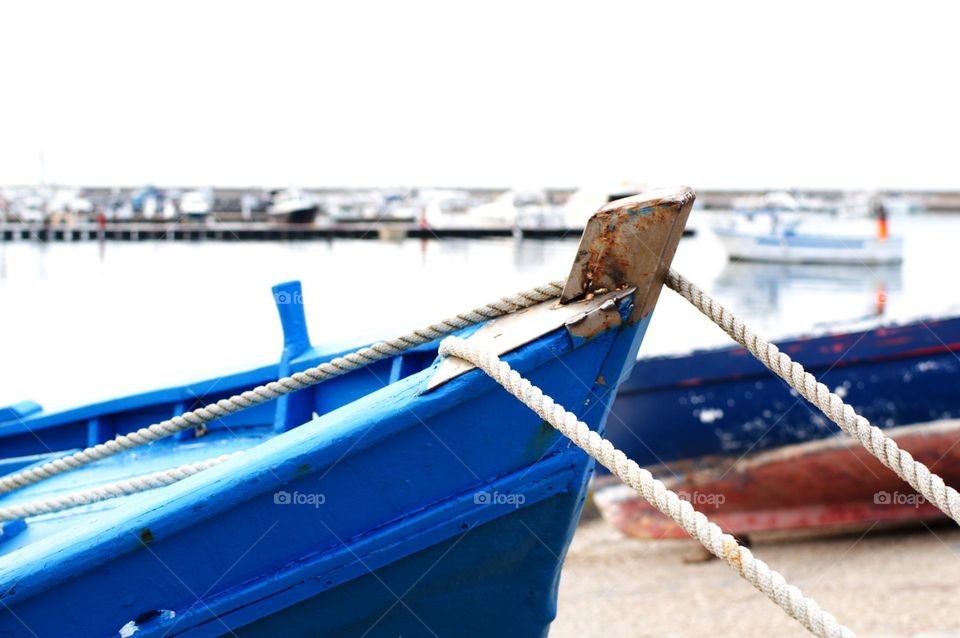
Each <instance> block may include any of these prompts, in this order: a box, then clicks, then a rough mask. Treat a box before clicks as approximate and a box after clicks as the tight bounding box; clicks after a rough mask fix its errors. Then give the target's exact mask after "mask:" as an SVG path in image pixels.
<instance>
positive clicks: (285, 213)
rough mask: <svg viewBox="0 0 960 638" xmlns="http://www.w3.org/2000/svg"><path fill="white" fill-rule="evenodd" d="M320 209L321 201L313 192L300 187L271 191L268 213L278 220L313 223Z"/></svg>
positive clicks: (288, 222) (289, 222) (292, 222)
mask: <svg viewBox="0 0 960 638" xmlns="http://www.w3.org/2000/svg"><path fill="white" fill-rule="evenodd" d="M319 211H320V202H319V201H318V200H317V198H316V197H314V196H313V195H312V194H310V193H308V192H306V191H302V190H300V189H298V188H287V189H283V190H275V191H271V193H270V206H269V207H268V208H267V215H269V216H270V219H271V220H273V221H276V222H281V223H287V224H312V223H313V222H314V220H315V219H316V217H317V213H318V212H319Z"/></svg>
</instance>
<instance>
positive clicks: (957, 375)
mask: <svg viewBox="0 0 960 638" xmlns="http://www.w3.org/2000/svg"><path fill="white" fill-rule="evenodd" d="M778 345H779V347H780V349H781V351H783V352H785V353H787V354H788V355H790V357H791V358H792V359H794V360H795V361H797V362H799V363H800V364H802V365H803V366H804V368H806V370H807V371H808V372H810V373H811V374H813V375H814V376H815V377H816V378H817V379H818V380H819V381H821V382H822V383H824V384H825V385H826V386H827V387H828V388H830V389H831V390H832V391H834V392H836V393H837V394H838V395H840V396H841V397H842V398H843V399H844V400H845V401H846V402H848V403H849V404H850V405H852V406H853V408H854V409H855V410H856V412H857V413H858V414H860V415H862V416H863V417H865V418H866V419H868V420H869V421H870V422H871V423H872V424H873V425H876V426H878V427H880V428H885V429H889V434H890V435H891V436H893V437H894V438H895V440H896V441H897V442H898V444H899V445H900V446H901V447H902V448H903V449H905V450H907V451H909V452H910V453H911V454H913V455H914V457H915V458H917V459H918V460H920V461H922V462H924V463H926V464H927V466H928V467H930V469H931V470H932V471H934V472H936V473H938V474H939V475H940V476H942V477H943V478H944V480H946V481H947V483H948V484H949V483H951V482H957V481H960V445H958V443H960V420H958V419H960V393H958V392H957V388H958V385H957V380H958V379H960V316H952V317H947V318H942V319H935V320H934V319H929V320H916V321H912V322H907V323H903V324H899V325H891V324H885V325H879V326H874V327H872V328H869V329H862V330H841V331H834V332H831V333H827V334H822V335H819V336H814V337H804V338H798V339H789V340H784V341H781V342H779V343H778ZM607 437H608V438H609V439H610V440H611V441H612V442H613V444H614V445H615V446H617V447H618V448H620V449H622V450H623V451H624V452H626V453H627V455H628V456H630V457H631V458H633V459H635V460H636V461H637V462H638V463H640V464H641V465H642V466H646V467H648V469H650V470H651V472H653V473H654V474H655V475H657V476H659V477H660V478H661V479H662V480H663V481H664V483H666V484H667V486H668V487H670V488H671V489H674V490H676V491H678V492H680V493H682V494H686V495H688V496H690V497H691V498H694V499H696V500H697V503H698V504H700V505H704V504H709V505H712V506H714V507H715V508H716V510H715V514H711V518H713V519H714V520H715V521H716V522H717V523H718V524H719V525H721V527H723V528H724V530H728V531H730V532H732V533H735V534H741V535H745V534H754V533H760V532H775V531H777V532H779V531H785V530H808V531H809V530H820V531H833V530H854V529H866V528H868V527H871V526H873V525H876V524H878V523H884V524H896V523H916V522H917V521H925V520H936V519H938V518H941V517H942V513H941V512H940V511H939V510H937V509H936V508H935V507H934V506H932V505H930V504H928V503H922V502H921V503H917V502H915V501H914V500H912V499H908V498H902V499H898V498H897V497H896V496H894V495H896V494H899V495H903V496H907V495H911V494H912V491H911V488H910V487H909V486H908V485H906V483H903V482H902V481H901V480H900V479H899V478H897V477H896V476H894V475H893V474H892V473H891V472H889V471H887V470H886V468H883V467H882V466H881V465H880V463H879V461H877V460H876V459H875V458H873V457H872V456H871V455H870V454H869V453H867V452H866V451H865V450H863V449H862V448H861V447H860V446H859V443H858V442H856V441H854V440H853V439H852V438H850V437H849V436H847V435H846V434H844V433H842V432H841V431H840V430H839V428H838V427H837V426H836V425H835V424H834V423H832V422H831V421H829V420H828V419H827V418H826V417H825V416H824V415H823V414H821V413H820V412H819V411H816V410H813V409H811V408H810V407H809V406H808V405H807V404H806V403H805V402H804V400H803V399H802V398H801V397H799V396H798V395H797V393H796V392H795V391H793V390H792V389H791V388H790V387H789V386H788V385H787V384H786V383H785V382H784V381H782V380H781V379H780V378H778V377H776V376H775V375H774V374H773V373H772V372H770V371H769V370H767V369H766V368H765V367H764V366H763V364H761V363H760V362H759V361H757V360H756V359H755V358H754V357H753V356H752V355H750V353H749V352H747V351H746V350H745V349H743V348H740V347H733V348H718V349H711V350H703V351H697V352H693V353H690V354H683V355H673V356H662V357H654V358H649V359H643V360H641V361H639V362H638V363H637V365H636V366H635V368H634V371H633V374H632V376H631V378H630V379H629V380H628V381H627V382H625V383H624V384H623V385H622V386H621V388H620V392H619V394H618V398H617V402H616V404H615V405H614V408H613V415H612V417H611V419H610V422H609V424H608V427H607ZM596 488H597V489H596V499H595V500H596V502H597V505H598V507H599V509H600V511H601V512H602V513H603V515H604V517H605V518H606V519H607V520H608V521H610V522H611V523H613V524H614V525H615V526H616V527H618V528H619V529H621V530H622V531H624V532H626V533H628V534H630V535H633V536H637V537H642V538H661V537H669V538H682V537H684V536H685V535H684V534H683V532H682V530H681V529H680V528H679V527H677V526H676V525H674V524H673V522H672V521H670V520H668V519H667V518H665V517H663V516H662V515H661V514H660V513H659V512H657V511H656V510H653V509H652V508H651V507H649V506H648V505H647V504H646V502H644V501H642V500H641V499H639V498H637V497H636V495H635V494H633V493H631V492H628V491H626V490H622V489H620V488H619V487H618V486H617V485H616V484H615V481H613V480H612V479H611V477H609V475H607V476H603V475H601V476H598V479H597V485H596ZM884 495H888V496H884ZM888 497H889V498H888Z"/></svg>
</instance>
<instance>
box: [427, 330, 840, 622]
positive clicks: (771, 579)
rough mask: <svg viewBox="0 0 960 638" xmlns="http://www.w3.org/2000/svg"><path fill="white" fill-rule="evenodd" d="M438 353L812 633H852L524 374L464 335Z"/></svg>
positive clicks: (451, 339) (449, 341) (452, 339)
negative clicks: (500, 394) (579, 452)
mask: <svg viewBox="0 0 960 638" xmlns="http://www.w3.org/2000/svg"><path fill="white" fill-rule="evenodd" d="M440 355H441V356H453V357H458V358H460V359H464V360H466V361H469V362H470V363H472V364H474V365H475V366H477V367H478V368H480V369H481V370H483V371H484V372H486V373H487V374H488V375H490V376H491V377H492V378H493V379H494V380H495V381H496V382H497V383H499V384H500V385H502V386H503V387H504V388H506V390H507V391H508V392H510V394H512V395H513V396H515V397H516V398H518V399H520V401H521V402H523V403H524V404H525V405H526V406H527V407H529V408H530V409H531V410H533V411H534V412H536V413H537V414H538V415H539V416H540V417H541V418H542V419H544V420H545V421H546V422H547V423H549V424H550V425H552V426H553V427H554V428H556V429H557V430H559V431H560V432H561V433H562V434H563V435H564V436H566V437H567V438H569V439H570V440H571V441H573V442H574V443H576V444H577V446H578V447H580V448H581V449H583V450H584V451H585V452H587V454H589V455H590V456H592V457H593V458H594V459H596V460H597V462H598V463H600V464H602V465H603V466H604V467H606V468H607V469H609V470H610V471H611V472H612V473H613V474H614V475H616V476H617V477H618V478H619V479H620V480H621V481H623V482H624V483H626V484H627V485H629V486H630V487H632V488H633V489H635V490H637V492H639V493H640V495H641V496H643V498H644V499H646V500H647V501H648V502H649V503H650V504H651V505H653V506H654V507H656V508H657V509H658V510H660V511H661V512H663V513H664V514H666V515H667V516H669V517H670V518H672V519H673V520H674V521H675V522H676V523H677V525H679V526H680V527H682V528H683V529H684V530H686V532H687V533H688V534H690V536H692V537H693V538H695V539H697V540H698V541H700V543H702V544H703V546H704V547H706V548H707V550H708V551H709V552H710V553H712V554H713V555H714V556H716V557H717V558H721V559H723V560H724V561H726V563H727V564H728V565H730V566H731V567H732V568H733V569H734V570H736V572H737V573H738V574H740V575H741V576H742V577H743V578H744V579H745V580H747V582H749V583H750V584H751V585H753V586H754V587H756V588H757V589H758V590H760V591H761V592H763V593H764V594H766V595H767V597H768V598H769V599H770V600H772V601H773V602H775V603H776V604H777V605H779V606H780V607H781V608H782V609H783V610H784V611H785V612H787V614H788V615H789V616H791V617H792V618H795V619H796V620H798V621H800V623H801V624H802V625H803V626H804V627H806V628H807V629H808V630H810V632H811V633H813V634H815V635H817V636H821V637H822V638H848V637H852V636H854V633H853V631H851V630H850V629H848V628H847V627H845V626H843V625H841V624H839V623H838V622H837V620H836V619H835V618H834V617H833V615H832V614H830V613H829V612H827V611H824V610H822V609H820V606H819V605H818V604H817V603H816V601H815V600H813V599H812V598H808V597H806V596H804V595H803V592H801V591H800V590H799V589H798V588H797V587H795V586H793V585H790V584H789V583H787V582H786V580H785V579H784V577H783V576H782V575H781V574H780V573H779V572H777V571H775V570H773V569H770V567H768V566H767V564H766V563H764V562H763V561H762V560H760V559H758V558H754V556H753V554H752V553H751V552H750V550H749V549H747V548H746V547H743V546H741V545H740V544H739V543H737V541H736V539H735V538H734V537H733V536H731V535H730V534H724V533H723V531H722V530H721V529H720V528H719V527H718V526H717V525H716V524H714V523H711V522H710V520H709V519H707V517H706V516H705V515H703V514H702V513H700V512H698V511H696V510H695V509H694V508H693V506H692V505H691V504H690V503H689V502H688V501H685V500H683V499H681V498H680V497H679V496H677V494H676V493H674V492H672V491H670V490H669V489H667V488H666V486H665V485H664V484H663V483H661V482H660V481H658V480H657V479H655V478H653V476H652V475H651V474H650V472H648V471H647V470H645V469H643V468H641V467H640V466H639V465H637V463H635V462H634V461H632V460H630V459H628V458H627V456H626V455H625V454H624V453H623V452H621V451H620V450H618V449H616V448H615V447H613V444H612V443H610V441H608V440H606V439H604V438H603V437H602V436H600V435H599V434H597V433H596V432H594V431H592V430H590V428H589V427H588V426H587V424H585V423H584V422H583V421H580V420H578V419H577V417H576V415H574V414H573V413H571V412H568V411H567V410H565V409H564V408H563V406H561V405H560V404H558V403H556V402H554V400H553V399H551V398H550V397H548V396H546V395H544V394H543V391H542V390H540V388H538V387H537V386H535V385H533V384H532V383H530V381H528V380H527V379H524V378H523V377H521V376H520V374H519V373H517V372H516V371H514V370H512V369H511V368H510V366H509V365H508V364H507V363H506V362H504V361H501V360H500V358H499V357H497V355H496V354H495V353H493V352H489V351H484V350H481V349H480V348H479V347H478V346H477V345H476V344H475V343H471V342H470V341H466V340H464V339H461V338H460V337H447V338H446V339H444V340H443V342H441V344H440Z"/></svg>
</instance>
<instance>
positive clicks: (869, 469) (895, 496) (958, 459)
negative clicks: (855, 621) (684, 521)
mask: <svg viewBox="0 0 960 638" xmlns="http://www.w3.org/2000/svg"><path fill="white" fill-rule="evenodd" d="M888 434H889V435H890V436H891V437H892V438H893V439H894V440H896V441H897V442H898V444H899V445H900V447H901V448H903V449H905V450H908V451H909V452H910V453H911V454H912V455H913V456H914V458H915V459H917V460H918V461H921V462H922V463H925V464H926V465H927V466H928V467H929V468H930V469H931V470H932V471H934V472H936V473H938V474H939V475H940V476H941V477H942V478H943V479H944V481H946V483H947V484H948V485H950V484H952V485H956V484H958V483H960V420H949V421H940V422H935V423H927V424H919V425H912V426H904V427H899V428H894V429H891V430H889V431H888ZM655 470H656V472H655V473H657V474H660V479H661V480H662V481H663V482H664V483H665V484H666V485H667V487H669V488H670V489H673V490H675V491H678V492H680V493H682V494H684V495H686V496H687V498H688V500H691V501H692V502H693V503H694V504H695V505H696V506H697V507H698V508H700V509H702V510H703V511H704V512H705V513H706V514H708V515H709V516H710V518H711V519H712V520H713V521H714V522H716V523H717V524H718V525H720V527H721V528H723V530H724V531H727V532H730V533H732V534H739V535H748V534H755V533H761V532H783V531H794V530H816V531H823V532H829V531H838V530H864V529H868V528H870V527H873V526H875V525H884V524H906V523H913V524H918V523H919V522H920V521H932V520H937V519H941V518H944V515H943V514H942V513H941V512H940V510H938V509H937V508H936V507H935V506H933V505H931V504H930V503H927V502H925V501H924V499H923V497H922V496H920V495H919V494H916V493H915V492H914V490H913V488H911V487H910V486H909V485H907V484H906V483H905V482H903V481H902V480H901V479H899V478H898V477H897V476H896V475H895V474H893V472H891V471H890V470H888V469H887V468H885V467H883V466H882V465H881V463H880V462H879V461H878V460H877V459H875V458H874V457H873V456H871V455H870V453H869V452H867V451H866V450H865V449H863V448H862V447H860V445H859V444H858V443H857V442H856V441H854V440H853V439H851V438H849V437H846V436H845V435H844V436H842V437H833V438H830V439H826V440H821V441H813V442H810V443H805V444H798V445H793V446H787V447H784V448H780V449H777V450H773V451H771V452H766V453H761V454H756V455H752V456H748V457H745V458H743V459H739V460H738V459H737V458H736V457H734V458H729V457H727V458H716V459H712V460H710V461H709V462H705V463H703V464H700V465H697V466H693V465H687V466H686V467H685V468H683V469H681V470H680V471H677V469H674V472H677V473H676V475H670V474H669V471H668V470H667V468H665V467H660V468H655ZM595 500H596V502H597V506H598V508H599V509H600V511H601V513H602V514H603V516H604V518H605V519H606V520H608V521H609V522H610V523H612V524H613V525H614V526H615V527H617V528H618V529H620V530H621V531H623V532H624V533H626V534H628V535H630V536H635V537H638V538H653V539H656V538H686V537H687V534H686V532H684V531H683V530H682V529H681V528H680V527H678V526H677V525H676V524H674V523H673V521H671V520H670V519H668V518H667V517H665V516H663V515H662V514H660V513H659V512H658V511H657V510H655V509H654V508H653V507H652V506H650V505H649V504H648V503H647V502H646V501H644V500H643V499H642V498H640V497H639V496H637V495H636V494H635V493H633V492H632V491H629V490H622V489H619V486H615V485H613V483H612V481H611V480H610V477H606V478H605V479H602V480H600V481H599V484H598V486H597V489H596V496H595ZM705 505H706V506H705Z"/></svg>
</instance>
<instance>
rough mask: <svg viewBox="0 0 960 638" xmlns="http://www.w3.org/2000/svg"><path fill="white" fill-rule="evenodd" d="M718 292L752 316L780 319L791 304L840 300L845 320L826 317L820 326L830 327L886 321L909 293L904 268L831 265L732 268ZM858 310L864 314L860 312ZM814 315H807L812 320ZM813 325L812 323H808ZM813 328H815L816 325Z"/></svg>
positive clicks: (716, 287)
mask: <svg viewBox="0 0 960 638" xmlns="http://www.w3.org/2000/svg"><path fill="white" fill-rule="evenodd" d="M713 289H714V292H715V293H716V294H717V295H719V296H722V297H723V298H724V299H725V300H727V303H728V304H729V305H730V306H731V307H732V308H736V309H737V311H738V312H740V313H743V314H746V315H751V316H771V315H772V316H775V317H777V318H779V319H781V320H782V319H783V317H782V314H781V313H782V312H783V311H784V310H785V309H787V308H790V307H792V306H793V305H794V304H793V303H791V302H793V301H796V300H803V299H806V298H807V297H810V303H812V304H817V305H826V304H828V303H830V302H832V301H834V300H836V301H838V302H839V303H841V304H843V305H844V306H846V305H847V304H849V307H848V308H847V307H842V312H841V314H842V317H835V318H833V319H832V320H830V319H823V320H820V321H818V322H816V324H815V325H817V326H821V327H825V326H828V325H835V324H836V322H838V321H839V322H843V321H856V320H861V319H870V318H882V317H883V316H884V315H885V314H886V311H887V308H888V305H887V304H888V300H889V299H890V298H891V297H894V298H896V297H897V296H898V295H899V293H900V292H902V290H903V271H902V269H901V266H900V264H893V265H884V266H874V267H869V268H865V267H862V266H851V265H836V266H831V265H826V264H760V263H753V262H736V263H730V264H728V265H727V266H726V267H725V268H724V269H723V272H721V273H720V275H719V276H718V277H717V278H716V279H715V280H714V282H713ZM858 309H862V312H859V313H858ZM812 314H813V313H810V312H807V313H804V320H805V321H807V320H808V319H809V317H810V316H811V315H812ZM806 325H808V326H809V325H810V324H806ZM811 327H813V326H811Z"/></svg>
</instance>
